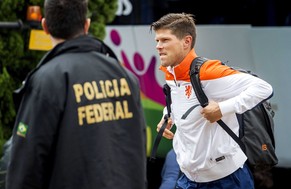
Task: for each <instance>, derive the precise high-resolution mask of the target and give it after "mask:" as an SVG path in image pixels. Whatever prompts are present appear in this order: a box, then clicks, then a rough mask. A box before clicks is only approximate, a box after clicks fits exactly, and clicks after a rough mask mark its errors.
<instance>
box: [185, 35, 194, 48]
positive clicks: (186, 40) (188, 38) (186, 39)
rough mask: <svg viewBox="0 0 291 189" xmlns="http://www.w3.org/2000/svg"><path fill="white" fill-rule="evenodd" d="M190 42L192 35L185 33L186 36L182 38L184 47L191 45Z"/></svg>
mask: <svg viewBox="0 0 291 189" xmlns="http://www.w3.org/2000/svg"><path fill="white" fill-rule="evenodd" d="M191 43H192V36H190V35H187V36H186V37H185V38H184V47H185V48H189V47H190V46H191Z"/></svg>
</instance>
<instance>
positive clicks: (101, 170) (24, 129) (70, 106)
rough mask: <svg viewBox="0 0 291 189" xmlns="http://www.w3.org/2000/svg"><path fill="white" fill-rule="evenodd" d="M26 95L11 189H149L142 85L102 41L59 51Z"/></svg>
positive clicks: (32, 77)
mask: <svg viewBox="0 0 291 189" xmlns="http://www.w3.org/2000/svg"><path fill="white" fill-rule="evenodd" d="M18 95H21V96H23V97H22V98H19V97H18V99H21V103H20V105H19V109H18V113H17V117H16V123H15V126H14V131H13V145H12V154H11V164H10V165H9V168H8V173H7V180H6V182H7V185H6V189H26V188H27V189H28V188H29V189H32V188H39V189H74V188H76V189H97V188H98V189H107V188H108V189H109V188H110V189H112V188H120V189H144V188H146V130H145V129H146V126H145V119H144V115H143V109H142V106H141V101H140V90H139V83H138V80H137V79H136V78H135V77H134V75H133V74H132V73H130V72H128V71H127V70H126V69H124V68H123V67H122V66H121V65H120V64H119V62H118V61H117V59H116V57H115V55H114V53H113V52H112V51H111V50H110V49H109V48H108V47H107V46H106V45H105V44H103V43H102V42H101V41H99V40H97V39H94V38H93V37H90V36H81V37H78V38H76V39H73V40H68V41H66V42H64V43H61V44H59V45H57V46H56V47H55V48H54V49H52V50H51V51H50V52H48V53H47V54H46V56H44V58H43V59H42V60H41V62H40V63H39V65H38V66H37V68H36V69H35V70H33V71H32V72H31V73H30V74H29V75H28V77H27V78H26V81H25V84H24V85H23V87H22V88H21V89H20V90H18ZM16 97H17V96H16Z"/></svg>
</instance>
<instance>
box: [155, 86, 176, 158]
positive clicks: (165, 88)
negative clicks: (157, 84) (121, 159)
mask: <svg viewBox="0 0 291 189" xmlns="http://www.w3.org/2000/svg"><path fill="white" fill-rule="evenodd" d="M163 92H164V94H165V98H166V105H167V111H168V113H167V114H166V115H165V116H164V120H165V121H164V124H163V125H162V127H161V128H160V130H159V132H158V134H157V136H156V139H155V141H154V145H153V149H152V153H151V156H150V161H153V160H154V159H156V153H157V151H158V146H159V144H160V141H161V139H162V136H163V133H164V131H165V129H166V126H167V124H168V119H169V118H170V116H171V103H172V100H171V88H170V87H169V85H167V84H164V86H163Z"/></svg>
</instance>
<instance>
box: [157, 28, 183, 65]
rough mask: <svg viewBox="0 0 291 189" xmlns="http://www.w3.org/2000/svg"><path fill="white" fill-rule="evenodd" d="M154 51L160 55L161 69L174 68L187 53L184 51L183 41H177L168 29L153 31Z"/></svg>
mask: <svg viewBox="0 0 291 189" xmlns="http://www.w3.org/2000/svg"><path fill="white" fill-rule="evenodd" d="M155 33H156V35H155V40H156V42H157V45H156V49H157V51H158V53H159V55H160V61H161V65H162V66H163V67H168V66H171V67H174V66H176V65H178V64H179V63H180V62H182V60H183V59H184V58H185V56H186V55H187V53H188V52H186V50H188V49H185V45H184V43H185V40H184V39H178V38H177V37H176V36H175V35H174V34H172V32H171V30H169V29H159V30H156V31H155Z"/></svg>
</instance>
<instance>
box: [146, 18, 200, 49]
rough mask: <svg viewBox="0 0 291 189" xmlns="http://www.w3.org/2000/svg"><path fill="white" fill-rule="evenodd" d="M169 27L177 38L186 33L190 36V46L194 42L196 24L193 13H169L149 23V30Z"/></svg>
mask: <svg viewBox="0 0 291 189" xmlns="http://www.w3.org/2000/svg"><path fill="white" fill-rule="evenodd" d="M160 29H169V30H171V32H172V34H174V35H175V36H177V38H179V39H182V38H183V37H185V36H186V35H191V36H192V45H191V46H192V48H193V47H194V45H195V42H196V25H195V19H194V15H192V14H186V13H169V14H166V15H164V16H162V17H161V18H160V19H159V20H158V21H156V22H153V23H152V24H151V28H150V30H151V31H152V30H154V31H157V30H160Z"/></svg>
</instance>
